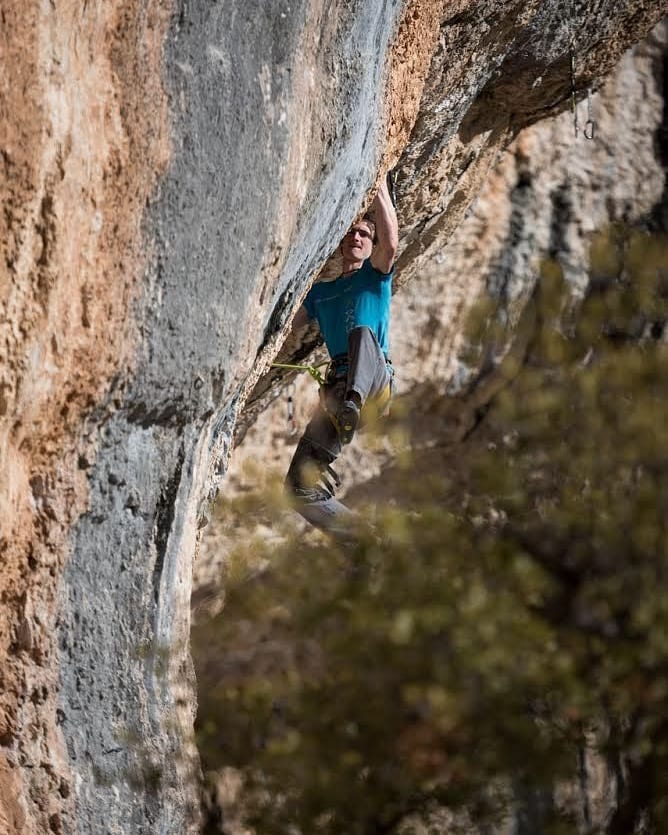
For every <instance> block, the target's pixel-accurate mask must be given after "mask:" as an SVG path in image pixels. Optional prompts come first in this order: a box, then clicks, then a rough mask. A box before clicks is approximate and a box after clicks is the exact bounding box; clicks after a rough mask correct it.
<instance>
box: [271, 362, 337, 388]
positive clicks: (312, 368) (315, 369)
mask: <svg viewBox="0 0 668 835" xmlns="http://www.w3.org/2000/svg"><path fill="white" fill-rule="evenodd" d="M325 365H329V362H321V363H319V364H318V365H294V364H292V363H288V362H272V364H271V367H272V368H289V369H292V370H293V371H306V372H307V373H308V374H310V375H311V377H313V379H314V380H315V381H316V383H318V385H320V386H324V385H325V378H324V377H323V375H322V372H321V371H320V370H319V369H321V368H322V367H323V366H325Z"/></svg>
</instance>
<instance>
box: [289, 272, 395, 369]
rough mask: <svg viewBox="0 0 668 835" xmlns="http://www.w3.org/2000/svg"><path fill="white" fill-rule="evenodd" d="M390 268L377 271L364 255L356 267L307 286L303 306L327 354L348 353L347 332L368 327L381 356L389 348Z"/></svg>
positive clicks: (334, 355)
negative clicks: (317, 330)
mask: <svg viewBox="0 0 668 835" xmlns="http://www.w3.org/2000/svg"><path fill="white" fill-rule="evenodd" d="M391 300H392V270H390V272H389V273H381V272H379V271H378V270H377V269H376V268H375V267H374V266H373V265H372V264H371V261H370V260H369V259H368V258H367V260H366V261H364V263H363V264H362V266H361V267H360V268H359V270H356V271H355V272H354V273H351V274H350V275H347V276H342V275H341V276H339V277H338V278H337V279H336V280H335V281H321V282H320V283H318V284H314V285H313V287H311V289H310V291H309V293H308V295H307V296H306V298H305V299H304V307H305V308H306V312H307V313H308V315H309V318H311V319H317V320H318V325H319V326H320V332H321V333H322V335H323V338H324V340H325V345H327V350H328V351H329V355H330V357H337V356H340V355H341V354H347V353H348V334H349V333H350V331H351V330H353V328H360V327H368V328H370V329H371V330H372V331H373V333H374V334H375V335H376V339H377V340H378V344H379V345H380V347H381V349H382V350H383V353H384V354H385V356H387V354H388V352H389V349H390V335H389V330H390V301H391Z"/></svg>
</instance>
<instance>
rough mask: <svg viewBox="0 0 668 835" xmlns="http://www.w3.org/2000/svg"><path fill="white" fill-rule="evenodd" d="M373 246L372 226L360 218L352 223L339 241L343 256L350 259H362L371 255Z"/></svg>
mask: <svg viewBox="0 0 668 835" xmlns="http://www.w3.org/2000/svg"><path fill="white" fill-rule="evenodd" d="M372 248H373V227H372V226H371V224H370V223H367V222H366V221H364V220H360V221H359V222H358V223H353V225H352V226H351V227H350V229H349V231H348V232H347V233H346V236H345V238H344V239H343V241H342V242H341V252H342V253H343V257H344V258H345V259H347V260H350V261H364V259H365V258H368V257H369V256H370V255H371V250H372Z"/></svg>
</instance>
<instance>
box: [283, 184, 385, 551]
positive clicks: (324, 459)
mask: <svg viewBox="0 0 668 835" xmlns="http://www.w3.org/2000/svg"><path fill="white" fill-rule="evenodd" d="M397 246H398V225H397V215H396V212H395V210H394V203H393V200H392V198H391V196H390V192H389V189H388V185H387V181H386V180H384V181H383V184H382V185H381V187H380V189H379V190H378V194H377V195H376V197H375V199H374V201H373V203H372V205H371V208H370V213H369V214H368V215H365V216H364V217H363V218H362V219H361V220H359V221H357V222H356V223H354V224H353V225H352V227H351V228H350V230H349V231H348V233H347V234H346V236H345V237H344V239H343V241H342V243H341V254H342V256H343V270H342V273H341V275H340V276H339V277H338V278H337V279H336V280H335V281H330V282H320V283H318V284H315V285H314V286H313V287H312V288H311V290H310V292H309V293H308V295H307V296H306V299H305V300H304V304H303V305H302V307H301V308H300V309H299V310H298V311H297V314H296V315H295V318H294V321H293V325H292V327H293V329H294V330H296V329H298V328H300V327H302V326H303V325H305V324H306V323H307V322H308V321H309V320H313V319H315V320H316V321H317V322H318V325H319V327H320V331H321V333H322V336H323V338H324V340H325V345H326V346H327V350H328V351H329V355H330V357H331V362H330V365H329V367H328V370H327V375H326V381H325V385H324V386H322V387H321V389H320V405H319V406H318V408H317V409H316V412H315V414H314V415H313V417H312V418H311V420H310V422H309V424H308V426H307V427H306V430H305V432H304V434H303V435H302V437H301V439H300V441H299V443H298V444H297V449H296V450H295V454H294V456H293V458H292V462H291V464H290V468H289V470H288V474H287V477H286V485H287V487H288V489H289V490H290V492H291V493H292V495H293V496H294V499H295V502H296V509H297V511H298V512H299V513H300V514H301V515H302V516H303V517H304V518H305V519H306V520H307V521H309V522H311V524H313V525H315V526H316V527H319V528H322V529H323V530H327V531H328V532H329V533H331V534H332V535H333V536H335V537H337V538H339V539H343V540H348V539H350V537H351V532H350V528H351V524H350V522H351V518H350V517H351V516H352V513H351V511H350V510H349V509H348V508H347V507H346V506H345V505H343V504H341V502H339V501H337V500H336V499H335V498H334V486H335V485H338V483H339V481H338V478H337V476H336V473H335V472H334V471H333V470H332V468H331V464H332V462H333V461H334V460H335V459H336V457H337V456H338V455H339V453H340V452H341V449H342V446H343V445H344V444H348V443H350V442H351V440H352V438H353V435H354V433H355V431H356V429H357V428H358V427H359V425H360V422H361V421H362V422H364V420H365V419H367V417H368V414H369V412H370V411H372V412H373V413H375V414H376V415H378V414H380V413H381V412H382V411H383V409H384V408H386V406H387V405H388V403H389V399H390V391H391V383H392V368H391V365H390V361H389V359H388V350H389V323H390V301H391V296H392V271H393V268H394V256H395V253H396V251H397ZM365 404H366V409H365ZM332 482H333V483H332Z"/></svg>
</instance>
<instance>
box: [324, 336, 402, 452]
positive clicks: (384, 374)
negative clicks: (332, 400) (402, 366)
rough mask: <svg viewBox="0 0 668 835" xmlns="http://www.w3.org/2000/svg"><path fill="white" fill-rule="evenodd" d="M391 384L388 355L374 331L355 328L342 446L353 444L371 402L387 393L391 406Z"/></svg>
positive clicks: (340, 415) (351, 339) (342, 418)
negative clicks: (386, 357) (363, 408)
mask: <svg viewBox="0 0 668 835" xmlns="http://www.w3.org/2000/svg"><path fill="white" fill-rule="evenodd" d="M390 382H391V376H390V373H389V371H388V370H387V362H386V360H385V355H384V354H383V352H382V350H381V348H380V345H379V344H378V340H377V339H376V336H375V334H374V333H373V331H372V330H371V329H370V328H366V327H363V328H354V329H353V330H352V331H350V333H349V334H348V379H347V386H346V394H345V397H344V399H343V402H342V404H341V408H340V409H339V412H338V414H337V421H338V424H339V434H340V438H341V442H342V443H344V444H349V443H350V441H351V440H352V438H353V435H354V433H355V430H356V429H357V427H358V425H359V422H360V416H361V412H362V407H363V406H364V404H365V403H366V402H367V400H369V399H373V398H377V397H379V396H381V395H383V394H384V393H385V392H387V394H388V402H389V386H390Z"/></svg>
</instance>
